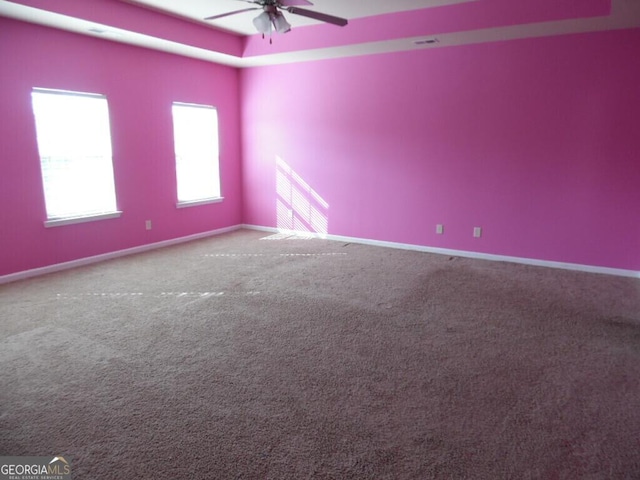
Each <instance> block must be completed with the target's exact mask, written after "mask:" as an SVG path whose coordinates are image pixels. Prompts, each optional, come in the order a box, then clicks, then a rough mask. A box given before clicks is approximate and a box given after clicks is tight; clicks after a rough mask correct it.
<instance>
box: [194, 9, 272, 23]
mask: <svg viewBox="0 0 640 480" xmlns="http://www.w3.org/2000/svg"><path fill="white" fill-rule="evenodd" d="M251 10H262V8H261V7H251V8H243V9H242V10H234V11H233V12H227V13H222V14H220V15H213V16H211V17H207V18H205V20H216V19H218V18H223V17H228V16H229V15H235V14H237V13H242V12H250V11H251Z"/></svg>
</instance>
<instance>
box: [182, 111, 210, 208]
mask: <svg viewBox="0 0 640 480" xmlns="http://www.w3.org/2000/svg"><path fill="white" fill-rule="evenodd" d="M172 113H173V137H174V145H175V154H176V177H177V181H178V206H179V207H181V206H188V205H198V204H202V203H210V202H216V201H220V200H222V197H221V194H220V167H219V143H218V112H217V110H216V109H215V108H214V107H209V106H206V105H191V104H184V103H174V104H173V109H172Z"/></svg>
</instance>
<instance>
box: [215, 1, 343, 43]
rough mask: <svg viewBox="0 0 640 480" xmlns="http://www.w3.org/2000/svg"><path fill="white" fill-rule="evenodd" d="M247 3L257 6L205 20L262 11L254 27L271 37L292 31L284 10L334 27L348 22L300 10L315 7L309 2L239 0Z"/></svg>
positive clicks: (254, 22)
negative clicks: (272, 33) (275, 33)
mask: <svg viewBox="0 0 640 480" xmlns="http://www.w3.org/2000/svg"><path fill="white" fill-rule="evenodd" d="M239 1H242V2H246V3H252V4H254V5H255V6H254V7H250V8H243V9H241V10H234V11H233V12H228V13H223V14H220V15H213V16H211V17H206V18H205V20H216V19H218V18H223V17H228V16H229V15H236V14H238V13H243V12H249V11H251V10H262V13H261V14H260V15H258V16H257V17H256V18H254V19H253V25H254V26H255V27H256V30H258V32H260V33H261V34H262V36H263V37H264V35H265V34H268V35H271V32H272V29H273V30H275V31H276V32H278V33H287V32H288V31H290V30H291V25H290V24H289V22H287V19H286V18H284V15H283V13H282V10H284V11H286V12H289V13H292V14H294V15H300V16H302V17H307V18H312V19H314V20H319V21H321V22H325V23H331V24H332V25H338V26H340V27H344V26H345V25H346V24H347V23H348V22H347V20H346V19H344V18H340V17H334V16H333V15H327V14H326V13H320V12H314V11H313V10H307V9H306V8H299V7H298V5H313V3H311V2H309V1H308V0H239Z"/></svg>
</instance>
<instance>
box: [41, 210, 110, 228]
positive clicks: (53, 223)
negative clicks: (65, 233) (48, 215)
mask: <svg viewBox="0 0 640 480" xmlns="http://www.w3.org/2000/svg"><path fill="white" fill-rule="evenodd" d="M120 215H122V212H120V211H116V212H109V213H98V214H96V215H85V216H82V217H66V218H54V219H51V220H45V221H44V226H45V227H46V228H51V227H62V226H64V225H73V224H74V223H85V222H95V221H97V220H107V219H109V218H119V217H120Z"/></svg>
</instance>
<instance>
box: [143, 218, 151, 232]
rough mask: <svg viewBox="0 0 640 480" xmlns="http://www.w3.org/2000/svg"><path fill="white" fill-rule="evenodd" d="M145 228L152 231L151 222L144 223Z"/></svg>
mask: <svg viewBox="0 0 640 480" xmlns="http://www.w3.org/2000/svg"><path fill="white" fill-rule="evenodd" d="M144 228H146V229H147V230H151V220H146V221H145V222H144Z"/></svg>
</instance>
